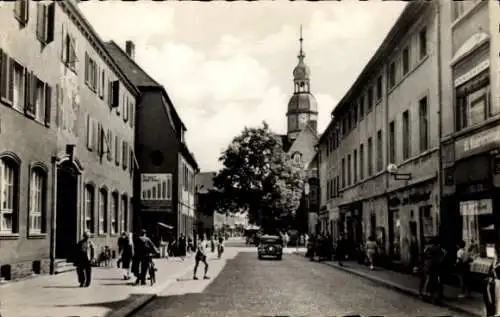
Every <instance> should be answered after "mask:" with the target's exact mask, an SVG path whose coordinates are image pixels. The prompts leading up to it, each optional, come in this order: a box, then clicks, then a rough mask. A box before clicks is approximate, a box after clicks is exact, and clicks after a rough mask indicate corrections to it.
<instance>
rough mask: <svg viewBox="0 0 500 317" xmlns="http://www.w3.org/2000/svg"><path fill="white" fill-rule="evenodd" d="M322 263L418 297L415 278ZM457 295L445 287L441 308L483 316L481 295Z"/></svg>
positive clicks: (359, 266)
mask: <svg viewBox="0 0 500 317" xmlns="http://www.w3.org/2000/svg"><path fill="white" fill-rule="evenodd" d="M296 254H298V255H302V256H304V255H305V253H300V252H299V253H296ZM322 263H324V264H326V265H329V266H332V267H334V268H336V269H338V270H342V271H345V272H348V273H351V274H354V275H357V276H360V277H363V278H365V279H368V280H370V281H372V282H375V283H378V284H381V285H384V286H386V287H389V288H392V289H395V290H397V291H399V292H402V293H405V294H408V295H411V296H415V297H420V296H419V294H418V286H419V278H418V277H417V276H414V275H408V274H403V273H399V272H394V271H389V270H385V269H382V268H375V269H374V270H373V271H370V268H369V267H368V266H365V265H362V264H359V263H357V262H353V261H347V262H344V263H343V264H344V266H340V265H338V264H337V262H332V261H323V262H322ZM458 294H460V290H459V289H458V288H456V287H453V286H449V285H445V286H444V296H445V298H446V299H445V300H444V301H443V303H442V304H443V306H446V307H447V308H449V309H452V310H455V311H457V312H460V313H465V314H469V315H472V316H478V317H482V316H484V304H483V298H482V295H481V294H479V293H473V294H472V298H467V299H458Z"/></svg>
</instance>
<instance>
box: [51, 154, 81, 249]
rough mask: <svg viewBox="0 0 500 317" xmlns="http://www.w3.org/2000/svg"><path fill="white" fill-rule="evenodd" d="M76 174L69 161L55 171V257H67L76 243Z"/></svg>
mask: <svg viewBox="0 0 500 317" xmlns="http://www.w3.org/2000/svg"><path fill="white" fill-rule="evenodd" d="M78 174H79V173H78V171H77V169H76V168H75V167H74V166H73V165H72V164H71V163H70V162H64V163H62V164H61V166H59V168H58V171H57V216H56V254H55V255H56V258H57V259H69V257H70V255H71V253H72V251H73V249H74V247H75V245H76V243H77V227H78V217H77V211H78V210H77V202H78Z"/></svg>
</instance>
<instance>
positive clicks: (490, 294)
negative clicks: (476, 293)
mask: <svg viewBox="0 0 500 317" xmlns="http://www.w3.org/2000/svg"><path fill="white" fill-rule="evenodd" d="M495 253H497V254H498V251H496V252H495ZM497 254H495V258H494V260H493V262H492V263H491V266H490V268H489V270H488V277H487V279H486V285H485V288H484V290H483V300H484V306H485V308H486V316H487V317H490V316H499V312H498V310H499V309H498V308H499V307H498V299H497V296H498V295H499V294H498V288H499V284H500V280H499V278H500V261H499V259H498V256H497Z"/></svg>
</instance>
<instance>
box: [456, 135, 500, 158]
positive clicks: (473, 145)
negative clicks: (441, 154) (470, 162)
mask: <svg viewBox="0 0 500 317" xmlns="http://www.w3.org/2000/svg"><path fill="white" fill-rule="evenodd" d="M497 143H499V144H500V130H498V129H497V128H493V129H489V130H485V131H481V132H479V133H476V134H473V135H471V136H469V137H466V138H464V139H461V140H457V141H456V142H455V156H456V159H460V158H464V157H466V156H469V155H471V154H473V153H474V152H475V151H476V150H478V149H482V148H485V147H487V146H492V145H494V144H497Z"/></svg>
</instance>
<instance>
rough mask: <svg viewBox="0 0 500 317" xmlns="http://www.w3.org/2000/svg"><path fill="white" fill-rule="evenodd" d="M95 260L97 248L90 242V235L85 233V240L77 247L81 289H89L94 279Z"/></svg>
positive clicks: (77, 270) (77, 271) (76, 260)
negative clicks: (93, 266) (93, 267)
mask: <svg viewBox="0 0 500 317" xmlns="http://www.w3.org/2000/svg"><path fill="white" fill-rule="evenodd" d="M94 260H95V248H94V244H93V243H92V241H90V234H89V233H88V232H84V233H83V238H82V240H80V241H79V242H78V244H77V246H76V255H75V266H76V274H77V275H78V283H80V287H89V286H90V282H91V279H92V262H93V261H94Z"/></svg>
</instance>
